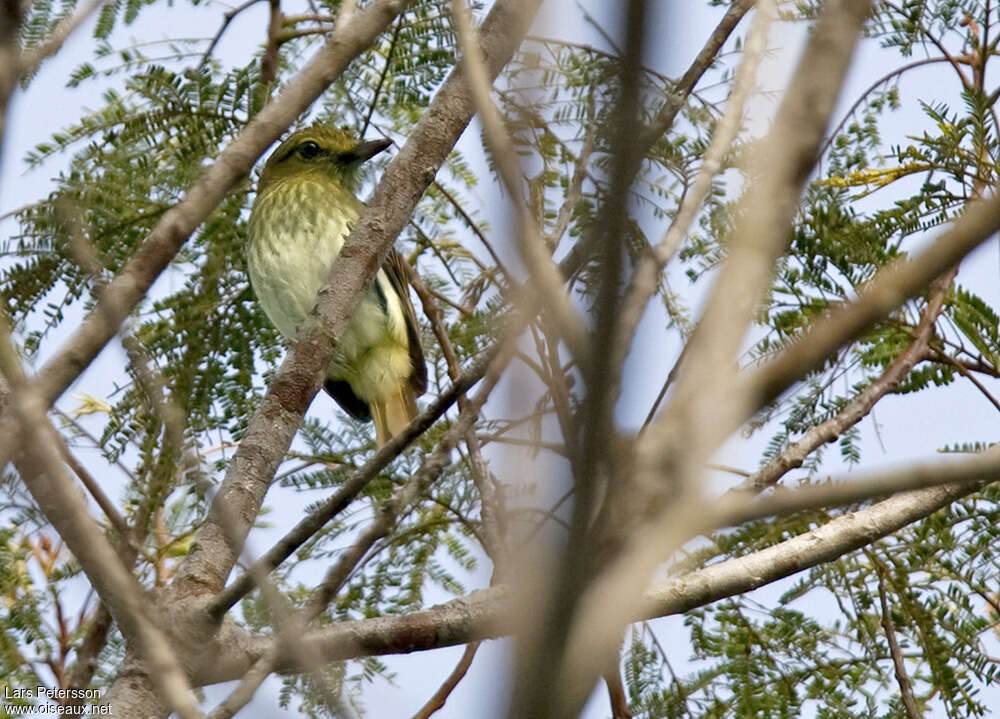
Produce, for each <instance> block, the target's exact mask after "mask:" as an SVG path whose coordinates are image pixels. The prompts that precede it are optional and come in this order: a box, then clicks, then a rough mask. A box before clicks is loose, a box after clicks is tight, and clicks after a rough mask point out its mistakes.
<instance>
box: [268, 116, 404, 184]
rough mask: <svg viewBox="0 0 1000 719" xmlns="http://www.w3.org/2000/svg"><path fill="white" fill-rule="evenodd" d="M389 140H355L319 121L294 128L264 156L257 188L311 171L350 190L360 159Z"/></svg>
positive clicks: (372, 152)
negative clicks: (309, 125)
mask: <svg viewBox="0 0 1000 719" xmlns="http://www.w3.org/2000/svg"><path fill="white" fill-rule="evenodd" d="M390 144H392V143H391V142H390V141H389V140H370V141H367V142H359V141H358V140H357V139H356V138H355V137H354V136H353V135H351V133H349V132H347V131H346V130H339V129H337V128H334V127H327V126H323V125H316V126H314V127H309V128H306V129H304V130H298V131H297V132H293V133H292V134H291V135H289V136H288V138H287V139H286V140H285V141H284V142H282V143H281V144H280V145H278V149H276V150H275V151H274V152H272V153H271V156H270V157H268V158H267V162H266V163H265V164H264V170H263V171H262V172H261V174H260V186H259V187H258V192H263V191H264V190H266V189H267V188H268V187H269V186H271V185H273V184H274V183H276V182H279V181H281V180H283V179H287V178H290V177H297V176H299V175H303V174H315V173H318V174H321V175H324V176H326V177H328V178H329V179H331V180H334V181H336V182H338V183H340V184H341V185H342V186H343V187H345V188H346V189H348V190H351V191H354V190H355V189H356V188H355V186H356V184H357V171H358V168H359V167H360V166H361V163H363V162H364V161H365V160H368V159H370V158H372V157H374V156H375V155H377V154H378V153H380V152H382V150H384V149H386V148H387V147H389V145H390Z"/></svg>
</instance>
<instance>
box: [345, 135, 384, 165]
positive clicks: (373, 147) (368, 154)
mask: <svg viewBox="0 0 1000 719" xmlns="http://www.w3.org/2000/svg"><path fill="white" fill-rule="evenodd" d="M391 144H392V140H369V141H367V142H359V143H358V144H357V145H355V146H354V149H353V150H351V157H352V159H353V160H354V161H355V162H365V161H367V160H370V159H371V158H373V157H375V155H377V154H378V153H380V152H382V150H385V149H386V148H387V147H389V145H391Z"/></svg>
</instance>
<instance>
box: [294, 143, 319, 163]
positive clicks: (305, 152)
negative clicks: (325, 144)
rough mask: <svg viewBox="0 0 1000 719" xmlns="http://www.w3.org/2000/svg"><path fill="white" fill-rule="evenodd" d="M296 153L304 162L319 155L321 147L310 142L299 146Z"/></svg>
mask: <svg viewBox="0 0 1000 719" xmlns="http://www.w3.org/2000/svg"><path fill="white" fill-rule="evenodd" d="M296 151H297V152H298V153H299V157H301V158H302V159H303V160H311V159H313V158H314V157H316V155H318V154H319V145H317V144H316V143H315V142H313V141H312V140H310V141H308V142H303V143H302V144H301V145H299V146H298V148H296Z"/></svg>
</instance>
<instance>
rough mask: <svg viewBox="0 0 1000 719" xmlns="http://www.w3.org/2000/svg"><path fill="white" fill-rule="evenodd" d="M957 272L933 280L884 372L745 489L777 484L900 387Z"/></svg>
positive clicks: (754, 476) (931, 330) (918, 356)
mask: <svg viewBox="0 0 1000 719" xmlns="http://www.w3.org/2000/svg"><path fill="white" fill-rule="evenodd" d="M957 271H958V268H957V267H956V268H953V269H952V270H951V271H950V272H947V273H946V274H945V275H944V276H942V277H939V278H938V279H937V280H935V281H934V285H933V286H932V290H931V296H930V300H929V301H928V302H927V307H925V308H924V311H923V313H922V315H921V317H920V322H919V324H918V325H917V328H916V331H915V333H914V337H913V340H912V341H911V342H910V344H909V345H907V347H906V349H904V350H903V351H902V352H900V353H899V355H898V356H897V357H896V358H895V359H894V360H893V361H892V362H891V363H890V364H889V366H888V367H886V368H885V371H884V372H883V373H882V374H881V375H880V376H879V377H878V378H877V379H875V380H874V381H872V382H871V383H870V384H869V385H868V386H867V387H865V388H864V389H863V390H861V391H860V392H858V394H857V395H855V396H854V397H852V398H851V400H850V401H849V402H848V403H847V404H846V405H844V407H843V408H842V409H841V410H840V411H839V412H837V415H836V416H835V417H831V418H830V419H828V420H827V421H825V422H822V423H820V424H817V425H815V426H813V427H810V428H809V431H808V432H806V433H805V435H804V436H803V437H802V438H801V439H800V440H798V441H797V442H795V443H794V444H791V445H789V446H788V447H786V448H785V449H784V451H782V453H781V454H779V455H778V456H777V457H775V458H774V459H772V460H771V461H770V462H768V463H767V464H766V465H764V466H763V467H761V468H760V469H759V470H757V471H756V472H754V473H753V474H752V475H751V476H750V477H748V478H747V479H746V481H745V482H743V487H744V488H747V489H753V490H754V491H758V492H759V491H761V490H763V489H765V488H767V487H770V486H771V485H773V484H775V483H777V481H778V480H779V479H781V477H783V476H784V475H785V474H786V473H787V472H788V471H789V470H791V469H794V468H796V467H801V466H802V463H803V462H804V461H805V458H806V457H808V456H809V454H810V453H811V452H813V451H814V450H815V449H817V448H818V447H820V446H822V445H824V444H826V443H827V442H832V441H834V440H835V439H837V437H839V436H840V435H841V434H842V433H843V432H844V430H845V429H847V428H848V427H852V426H854V425H855V424H857V423H858V422H860V421H861V420H862V419H863V418H864V417H866V416H867V415H868V413H869V412H870V411H871V410H872V407H874V406H875V404H876V403H877V402H878V401H879V400H880V399H882V397H884V396H885V395H887V394H889V393H890V392H892V391H893V390H895V389H896V387H898V386H899V383H900V382H902V381H903V379H904V378H905V377H906V375H908V374H909V373H910V370H912V369H913V367H914V366H915V365H916V364H917V363H918V362H920V361H921V360H922V359H924V357H925V356H926V353H927V350H928V347H929V345H930V340H931V337H932V336H933V334H934V323H935V322H936V321H937V318H938V316H939V315H940V314H941V310H942V308H943V307H944V300H945V297H946V296H947V294H948V289H949V288H950V287H951V281H952V279H953V278H954V276H955V273H956V272H957Z"/></svg>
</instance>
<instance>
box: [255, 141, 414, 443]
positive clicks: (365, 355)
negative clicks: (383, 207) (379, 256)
mask: <svg viewBox="0 0 1000 719" xmlns="http://www.w3.org/2000/svg"><path fill="white" fill-rule="evenodd" d="M389 144H390V143H389V142H388V141H386V140H373V141H370V142H359V141H358V140H357V139H356V138H355V137H353V136H352V135H351V134H350V133H349V132H347V131H344V130H338V129H334V128H331V127H324V126H316V127H310V128H307V129H305V130H299V131H298V132H294V133H292V134H291V135H290V136H289V137H288V139H287V140H285V141H284V142H282V143H281V144H280V145H279V146H278V149H276V150H275V151H274V152H273V153H271V156H270V157H269V158H268V159H267V162H266V163H265V165H264V170H263V171H262V172H261V175H260V184H259V186H258V188H257V199H256V200H255V201H254V205H253V210H252V211H251V213H250V227H249V234H250V243H249V249H248V253H247V265H248V268H249V270H250V282H251V284H252V285H253V289H254V292H255V293H256V294H257V299H258V300H259V301H260V304H261V306H262V307H263V309H264V313H265V314H266V315H267V316H268V318H269V319H270V320H271V322H273V323H274V326H275V327H277V328H278V330H280V331H281V333H282V334H283V335H285V336H286V337H292V336H294V335H295V333H296V332H297V331H298V330H299V329H300V328H301V327H302V325H303V324H304V323H305V321H306V319H307V318H308V317H309V315H310V313H311V312H312V309H313V307H314V306H315V304H316V295H317V293H318V292H319V290H320V288H321V287H322V286H323V283H324V282H325V281H326V277H327V274H328V273H329V271H330V266H331V265H332V264H333V262H334V260H335V259H336V258H337V255H338V254H339V253H340V248H341V247H342V246H343V244H344V239H345V238H346V237H347V235H348V234H349V233H350V231H351V229H352V228H353V227H354V224H355V222H356V221H357V219H358V217H359V216H360V214H361V210H362V208H363V205H362V204H361V201H360V200H358V198H357V197H356V196H355V194H354V192H355V190H356V188H357V176H358V168H359V167H360V166H361V163H363V162H365V161H366V160H368V159H370V158H371V157H373V156H375V155H377V154H378V153H379V152H382V150H384V149H386V148H387V147H388V146H389ZM404 261H405V260H404V259H403V258H402V257H400V255H399V253H397V252H396V251H395V250H390V253H389V256H388V258H387V259H386V261H385V263H384V264H383V265H382V268H381V269H380V270H379V271H378V274H376V275H375V279H374V281H373V282H372V284H371V286H370V287H369V288H368V289H367V290H366V291H365V294H364V296H363V297H362V299H361V304H360V305H359V306H358V309H357V310H356V311H355V313H354V317H353V318H352V319H351V322H350V324H349V325H348V327H347V330H346V331H345V332H344V336H343V337H341V338H340V341H339V342H338V343H337V348H336V350H335V352H334V356H333V359H332V360H331V362H330V367H329V369H328V373H327V380H326V384H325V389H326V391H327V392H328V393H329V394H330V396H331V397H333V398H334V399H335V400H336V401H337V403H338V404H339V405H340V406H341V407H343V408H344V409H345V410H346V411H347V413H348V414H350V415H351V416H353V417H355V418H357V419H361V420H368V419H373V420H374V421H375V436H376V440H377V442H378V444H379V445H382V444H385V443H386V442H387V441H388V440H389V439H390V438H391V437H393V436H394V435H396V434H399V433H400V432H401V431H402V430H403V429H404V428H405V427H406V426H407V424H409V422H410V420H411V419H412V418H413V417H415V416H416V414H417V404H416V398H417V397H419V396H420V395H421V394H423V392H424V390H425V389H426V387H427V369H426V367H425V365H424V355H423V352H422V351H421V349H420V341H419V335H418V334H417V322H416V317H415V315H414V312H413V305H412V304H411V302H410V293H409V285H408V283H407V281H406V275H405V273H404V270H403V267H402V264H401V263H402V262H404Z"/></svg>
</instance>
